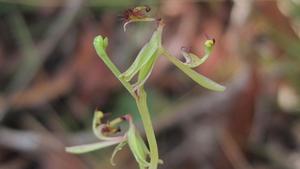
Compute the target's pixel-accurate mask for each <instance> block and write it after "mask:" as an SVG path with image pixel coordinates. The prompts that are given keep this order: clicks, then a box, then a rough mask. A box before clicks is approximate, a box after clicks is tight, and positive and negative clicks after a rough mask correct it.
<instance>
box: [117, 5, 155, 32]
mask: <svg viewBox="0 0 300 169" xmlns="http://www.w3.org/2000/svg"><path fill="white" fill-rule="evenodd" d="M150 11H151V8H150V7H149V6H138V7H134V8H130V9H127V10H126V11H125V12H123V15H122V20H123V21H124V25H123V28H124V31H126V26H127V25H128V24H129V23H131V22H141V21H146V22H147V21H155V18H151V17H149V16H148V15H147V13H149V12H150Z"/></svg>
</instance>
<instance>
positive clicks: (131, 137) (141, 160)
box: [127, 122, 150, 168]
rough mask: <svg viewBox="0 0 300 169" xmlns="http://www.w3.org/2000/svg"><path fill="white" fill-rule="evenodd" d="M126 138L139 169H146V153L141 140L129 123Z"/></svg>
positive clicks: (147, 164) (147, 163)
mask: <svg viewBox="0 0 300 169" xmlns="http://www.w3.org/2000/svg"><path fill="white" fill-rule="evenodd" d="M127 137H128V145H129V148H130V150H131V152H132V153H133V156H134V158H135V160H136V161H137V163H138V164H139V166H140V168H144V167H148V166H149V165H150V163H149V162H147V161H146V158H147V153H148V152H146V151H145V149H144V148H145V147H144V143H143V140H142V139H141V138H140V137H139V135H138V134H137V131H136V129H135V126H134V125H133V123H132V122H130V127H129V130H128V133H127Z"/></svg>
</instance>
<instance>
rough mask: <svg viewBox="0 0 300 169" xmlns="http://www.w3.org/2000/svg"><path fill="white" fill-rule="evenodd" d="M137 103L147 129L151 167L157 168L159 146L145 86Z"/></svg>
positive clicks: (152, 168) (140, 91)
mask: <svg viewBox="0 0 300 169" xmlns="http://www.w3.org/2000/svg"><path fill="white" fill-rule="evenodd" d="M136 104H137V107H138V110H139V112H140V116H141V119H142V122H143V126H144V129H145V133H146V137H147V141H148V144H149V149H150V166H149V169H157V165H158V162H159V157H158V148H157V142H156V138H155V133H154V129H153V126H152V122H151V117H150V113H149V110H148V106H147V94H146V92H145V90H144V89H143V87H141V88H140V89H139V94H138V97H137V99H136Z"/></svg>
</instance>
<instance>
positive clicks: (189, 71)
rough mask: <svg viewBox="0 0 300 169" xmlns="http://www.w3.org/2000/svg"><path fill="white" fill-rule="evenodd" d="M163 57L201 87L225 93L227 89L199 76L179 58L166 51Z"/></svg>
mask: <svg viewBox="0 0 300 169" xmlns="http://www.w3.org/2000/svg"><path fill="white" fill-rule="evenodd" d="M163 55H164V56H165V57H166V58H167V59H169V60H170V61H171V62H172V63H173V64H174V65H175V66H177V67H178V68H179V69H180V70H181V71H183V72H184V73H185V74H186V75H188V76H189V77H190V78H191V79H193V80H194V81H195V82H197V83H198V84H199V85H201V86H203V87H205V88H207V89H210V90H213V91H224V90H225V87H224V86H222V85H220V84H218V83H216V82H214V81H212V80H210V79H208V78H207V77H205V76H203V75H201V74H199V73H198V72H196V71H194V70H193V69H191V68H189V67H188V66H186V65H185V64H184V63H182V62H181V61H180V60H178V59H177V58H175V57H173V56H172V55H170V54H169V53H168V52H167V51H166V50H164V52H163Z"/></svg>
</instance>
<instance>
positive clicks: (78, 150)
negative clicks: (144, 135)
mask: <svg viewBox="0 0 300 169" xmlns="http://www.w3.org/2000/svg"><path fill="white" fill-rule="evenodd" d="M120 141H122V140H115V141H103V142H99V143H92V144H85V145H80V146H73V147H66V149H65V150H66V152H68V153H73V154H82V153H87V152H90V151H95V150H98V149H101V148H105V147H109V146H112V145H115V144H118V143H120Z"/></svg>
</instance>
